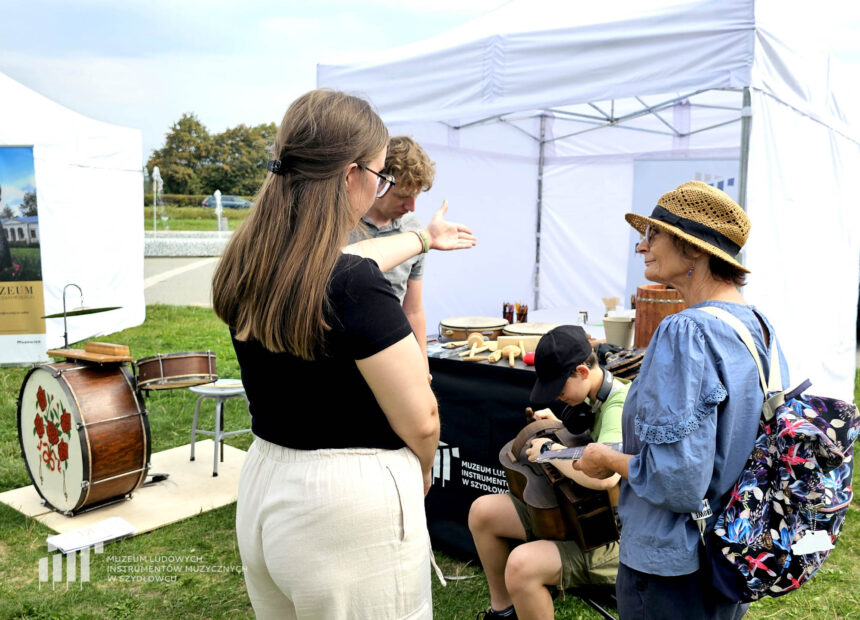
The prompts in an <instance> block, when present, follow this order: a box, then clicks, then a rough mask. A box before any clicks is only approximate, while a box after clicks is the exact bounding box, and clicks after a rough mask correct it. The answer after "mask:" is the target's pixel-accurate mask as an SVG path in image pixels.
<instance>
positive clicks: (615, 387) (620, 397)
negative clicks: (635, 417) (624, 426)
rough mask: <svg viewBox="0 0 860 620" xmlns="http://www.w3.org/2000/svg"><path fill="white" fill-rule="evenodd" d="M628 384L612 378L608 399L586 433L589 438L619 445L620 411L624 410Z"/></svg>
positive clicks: (622, 380)
mask: <svg viewBox="0 0 860 620" xmlns="http://www.w3.org/2000/svg"><path fill="white" fill-rule="evenodd" d="M629 389H630V382H629V381H627V380H625V379H619V378H618V377H614V378H613V381H612V389H611V390H610V392H609V398H607V399H606V400H605V401H604V402H603V406H602V407H601V408H600V411H598V412H597V415H596V416H595V417H594V425H593V426H592V427H591V430H590V431H589V432H588V434H589V435H591V438H592V439H593V440H594V441H596V442H598V443H621V411H622V410H623V409H624V400H625V399H626V398H627V391H628V390H629Z"/></svg>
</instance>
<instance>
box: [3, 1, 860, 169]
mask: <svg viewBox="0 0 860 620" xmlns="http://www.w3.org/2000/svg"><path fill="white" fill-rule="evenodd" d="M507 1H508V0H423V1H421V2H418V1H414V0H361V1H356V0H350V1H344V0H147V1H146V2H144V1H142V0H73V1H72V2H69V1H68V0H2V2H0V72H2V73H5V74H6V75H8V76H9V77H11V78H12V79H14V80H17V81H18V82H21V83H22V84H24V85H25V86H27V87H29V88H31V89H33V90H35V91H37V92H39V93H41V94H42V95H44V96H46V97H48V98H49V99H52V100H53V101H56V102H57V103H60V104H62V105H64V106H66V107H68V108H70V109H72V110H74V111H76V112H79V113H81V114H84V115H85V116H88V117H91V118H94V119H98V120H101V121H104V122H108V123H113V124H116V125H122V126H126V127H134V128H137V129H140V130H141V132H142V136H143V162H144V165H145V163H146V160H147V159H148V158H149V156H150V154H151V152H152V151H153V150H154V149H157V148H160V147H161V146H162V145H163V144H164V137H165V134H166V133H167V132H168V131H169V129H170V126H171V125H172V124H173V123H174V122H176V121H177V120H179V118H180V117H181V116H182V114H184V113H194V114H195V115H196V116H197V117H198V118H199V119H200V121H201V122H202V123H203V124H204V125H205V126H206V127H207V128H208V129H209V131H210V132H211V133H219V132H221V131H224V130H225V129H227V128H229V127H235V126H236V125H239V124H242V123H244V124H246V125H258V124H261V123H269V122H275V123H279V122H280V120H281V117H282V116H283V113H284V111H285V110H286V108H287V106H288V105H289V103H290V102H291V101H292V100H293V99H295V98H296V97H297V96H299V95H300V94H302V93H304V92H306V91H308V90H311V89H313V88H314V87H315V86H316V65H317V63H320V62H337V63H347V62H349V61H350V60H351V59H353V58H355V57H357V56H360V55H362V54H365V53H368V52H375V51H382V50H386V49H388V48H391V47H395V46H399V45H404V44H407V43H412V42H415V41H419V40H422V39H426V38H429V37H431V36H434V35H436V34H439V33H441V32H444V31H445V30H448V29H449V28H452V27H454V26H458V25H460V24H463V23H465V22H467V21H469V20H470V19H473V18H475V17H478V16H480V15H481V14H483V13H486V12H488V11H491V10H493V9H494V8H497V7H499V6H501V5H503V4H505V3H506V2H507ZM569 1H570V2H575V1H584V0H569ZM643 1H647V0H643ZM713 1H714V2H715V3H716V2H720V1H722V0H713ZM772 1H783V0H772ZM786 1H789V0H786ZM815 6H816V9H815V10H816V13H817V14H820V15H822V16H823V17H822V18H823V19H825V18H826V19H827V20H828V21H829V22H831V23H834V24H837V25H838V28H836V29H833V30H832V31H831V30H829V29H828V31H827V35H826V38H827V42H828V45H830V46H832V50H831V51H833V53H834V55H835V56H837V57H838V58H840V59H841V60H843V61H845V62H848V63H853V64H856V66H857V67H858V78H860V2H857V1H856V0H822V2H819V3H816V4H815ZM819 8H820V10H819ZM858 81H860V79H859V80H858Z"/></svg>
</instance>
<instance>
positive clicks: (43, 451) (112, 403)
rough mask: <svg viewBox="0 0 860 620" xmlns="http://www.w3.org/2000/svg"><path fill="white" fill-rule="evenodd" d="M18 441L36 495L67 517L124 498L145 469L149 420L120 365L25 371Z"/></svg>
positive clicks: (72, 365)
mask: <svg viewBox="0 0 860 620" xmlns="http://www.w3.org/2000/svg"><path fill="white" fill-rule="evenodd" d="M18 439H19V441H20V444H21V454H22V456H23V457H24V461H25V462H26V464H27V471H28V472H29V474H30V478H31V479H32V480H33V484H34V485H35V487H36V490H37V491H38V492H39V495H41V496H42V497H43V498H44V500H45V502H46V504H47V505H48V506H49V507H50V508H53V509H54V510H57V511H58V512H62V513H64V514H66V515H69V516H71V515H73V514H75V513H76V512H80V511H81V510H82V509H84V508H91V507H96V506H99V505H101V504H105V503H109V502H113V501H117V500H119V499H122V498H124V497H128V496H130V495H131V493H132V492H133V491H135V490H136V489H137V488H138V487H139V486H140V485H141V484H142V483H143V481H144V480H145V479H146V474H147V471H148V470H149V458H150V450H151V446H150V434H149V420H148V419H147V417H146V411H145V408H144V406H143V401H142V400H141V398H140V395H139V393H138V392H137V390H135V388H134V377H133V376H132V374H131V372H130V371H129V369H128V368H127V367H126V366H125V365H114V364H111V365H103V366H101V365H100V366H95V365H83V364H79V363H75V362H62V363H57V364H45V365H43V366H37V367H35V368H33V369H32V370H31V371H30V372H29V373H28V374H27V376H26V377H25V378H24V384H23V385H22V386H21V394H20V397H19V399H18Z"/></svg>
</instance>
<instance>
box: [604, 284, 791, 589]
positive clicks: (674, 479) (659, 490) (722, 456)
mask: <svg viewBox="0 0 860 620" xmlns="http://www.w3.org/2000/svg"><path fill="white" fill-rule="evenodd" d="M702 306H716V307H718V308H723V309H724V310H727V311H728V312H730V313H732V314H733V315H734V316H736V317H737V318H738V319H740V320H741V322H742V323H743V324H744V325H746V326H747V328H748V329H749V330H750V332H751V333H752V335H753V340H754V341H755V345H756V349H757V350H758V353H759V357H760V359H761V363H762V367H763V369H764V373H765V379H767V377H768V372H769V371H770V368H769V359H770V357H769V356H770V349H769V348H767V347H765V344H764V339H763V336H762V330H761V326H760V324H759V322H758V319H757V318H756V314H755V312H757V311H754V308H753V307H752V306H744V305H740V304H733V303H728V302H720V301H707V302H703V303H701V304H698V305H696V306H693V307H692V308H688V309H686V310H684V311H682V312H680V313H678V314H673V315H669V316H668V317H666V318H665V319H663V321H662V322H661V323H660V325H659V326H658V328H657V330H656V332H655V333H654V336H653V337H652V339H651V343H650V344H649V345H648V349H647V351H646V352H645V357H644V359H643V360H642V366H641V369H640V372H639V376H638V377H637V378H636V380H635V381H634V382H633V385H632V386H631V387H630V392H629V394H628V396H627V400H626V402H625V404H624V412H623V414H622V423H623V434H624V453H625V454H632V455H634V456H633V458H632V459H631V460H630V462H629V476H628V479H627V480H622V483H621V494H620V498H619V505H618V513H619V516H620V518H621V524H622V529H621V551H620V555H621V557H620V559H621V562H622V563H624V564H625V565H627V566H629V567H630V568H633V569H635V570H638V571H640V572H644V573H650V574H654V575H664V576H672V575H686V574H689V573H693V572H695V571H697V570H698V568H699V558H698V546H699V545H700V544H701V543H700V539H699V530H698V528H697V527H696V525H695V523H694V522H693V520H692V518H691V517H690V512H693V511H698V510H701V507H702V498H704V497H706V498H707V499H708V502H709V503H710V505H711V507H712V508H713V509H714V510H716V508H717V507H718V506H719V500H720V498H721V497H722V496H723V495H724V494H725V493H726V492H727V491H728V490H729V488H730V487H731V486H732V485H733V484H734V482H735V481H736V480H737V477H738V475H740V472H741V469H742V468H743V465H744V463H745V462H746V460H747V457H748V456H749V455H750V452H751V451H752V447H753V443H754V441H755V436H756V434H757V431H758V421H759V416H760V415H761V406H762V402H763V395H762V390H761V385H760V383H759V379H758V371H757V370H756V367H755V362H754V361H753V359H752V356H751V355H750V353H749V351H748V350H747V348H746V346H745V345H744V344H743V342H742V341H741V339H740V338H739V337H738V335H737V334H736V333H735V331H734V329H732V327H731V326H730V325H728V324H727V323H725V322H724V321H722V320H720V319H718V318H717V317H715V316H713V315H711V314H708V313H707V312H703V311H701V310H696V308H701V307H702ZM758 316H759V317H761V319H762V321H763V322H764V323H765V325H766V326H767V329H768V332H769V333H770V334H771V345H772V344H773V342H774V340H775V339H774V337H773V334H774V330H773V328H772V327H771V325H770V323H769V322H768V321H767V319H766V318H765V317H764V316H762V315H761V313H758ZM777 346H779V345H778V343H777ZM779 360H780V370H781V373H782V380H783V388H786V387H787V385H788V384H787V381H788V367H787V366H786V363H785V359H784V357H783V356H782V352H781V351H779ZM712 522H713V518H712V519H711V523H712ZM711 523H709V525H710V524H711Z"/></svg>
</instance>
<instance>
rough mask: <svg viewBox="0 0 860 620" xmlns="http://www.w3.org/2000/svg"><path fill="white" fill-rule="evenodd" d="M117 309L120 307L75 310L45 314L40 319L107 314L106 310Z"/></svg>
mask: <svg viewBox="0 0 860 620" xmlns="http://www.w3.org/2000/svg"><path fill="white" fill-rule="evenodd" d="M118 308H122V306H108V307H105V308H76V309H75V310H69V311H68V312H57V313H56V314H46V315H45V316H43V317H41V318H43V319H61V318H63V316H78V315H81V314H95V313H97V312H107V311H108V310H117V309H118Z"/></svg>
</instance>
